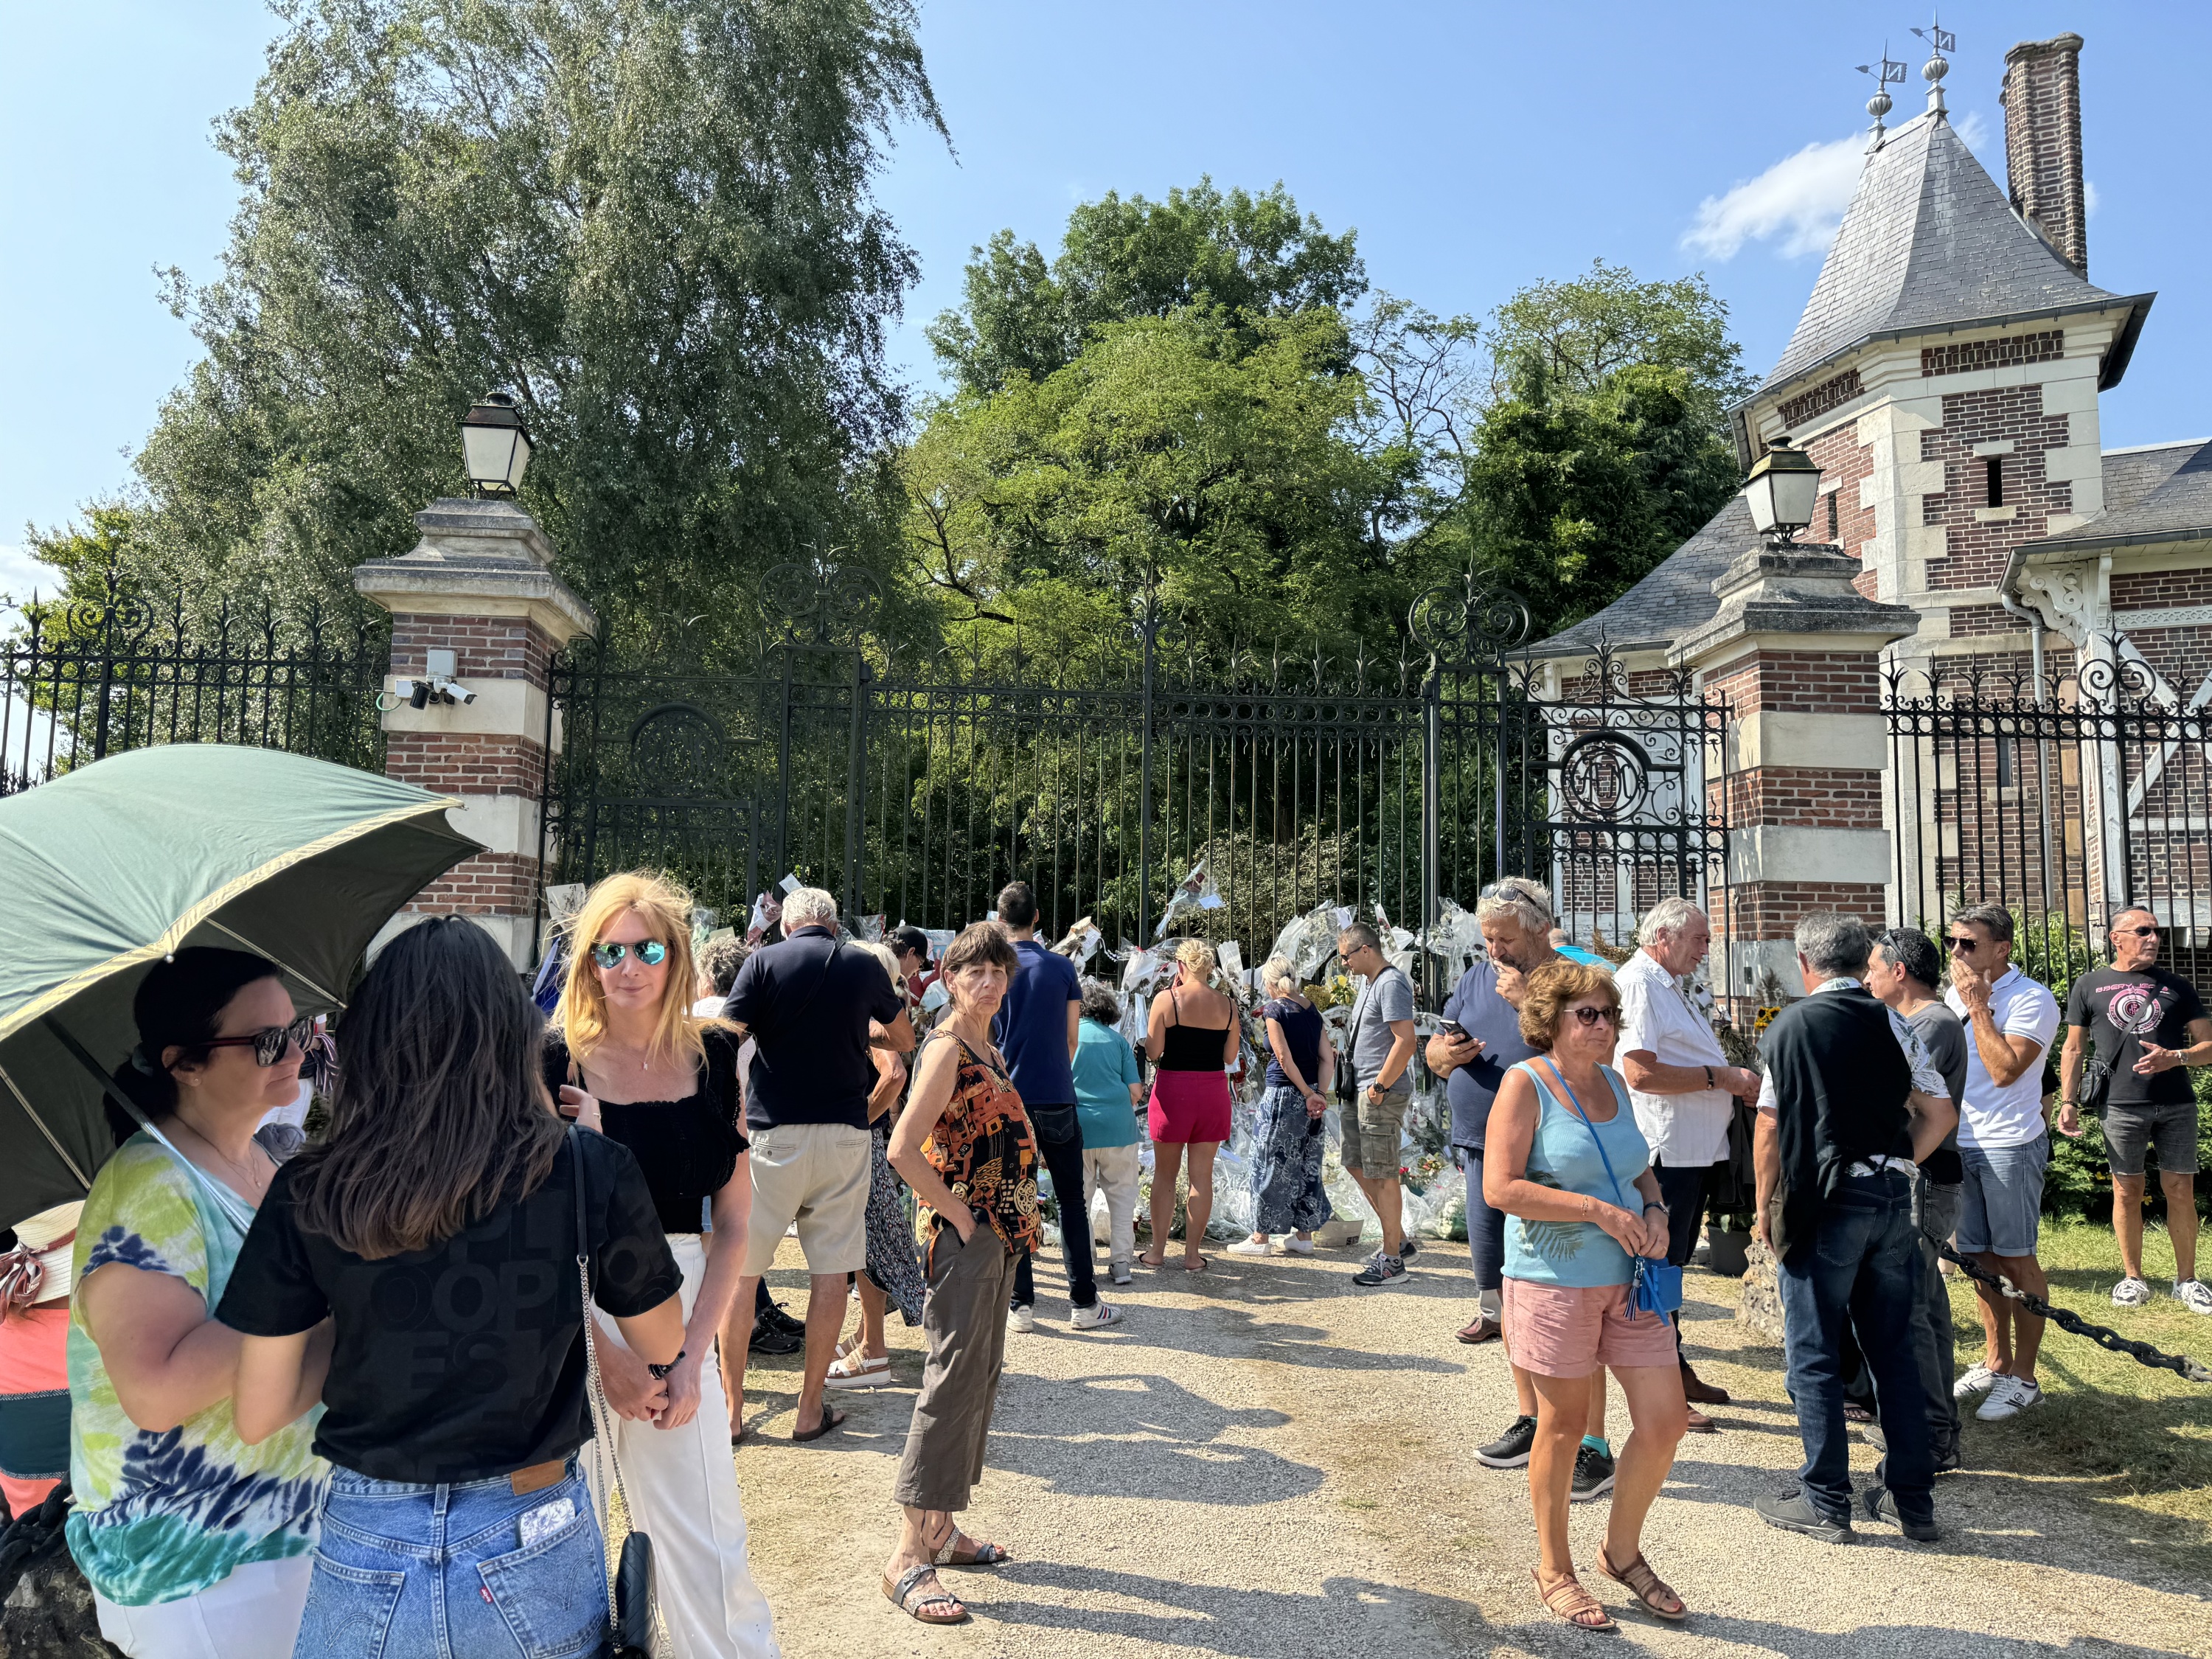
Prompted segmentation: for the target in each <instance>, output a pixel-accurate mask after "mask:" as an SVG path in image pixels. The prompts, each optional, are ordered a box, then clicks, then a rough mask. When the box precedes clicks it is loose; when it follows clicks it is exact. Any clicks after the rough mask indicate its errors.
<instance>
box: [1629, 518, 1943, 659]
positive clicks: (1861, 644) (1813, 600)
mask: <svg viewBox="0 0 2212 1659" xmlns="http://www.w3.org/2000/svg"><path fill="white" fill-rule="evenodd" d="M1864 568H1865V566H1863V564H1861V563H1860V562H1859V561H1858V560H1857V559H1855V558H1853V557H1851V556H1850V555H1849V554H1847V553H1845V552H1844V550H1842V549H1841V548H1839V547H1831V546H1823V545H1821V544H1818V543H1798V544H1792V545H1790V546H1786V547H1784V546H1776V545H1774V544H1771V543H1762V544H1756V545H1754V546H1752V547H1749V548H1747V549H1746V550H1744V551H1743V552H1742V553H1741V554H1739V555H1737V556H1736V557H1735V560H1734V561H1733V562H1731V563H1730V564H1729V568H1727V569H1726V570H1724V571H1723V572H1722V573H1721V574H1720V575H1719V576H1718V577H1717V579H1716V580H1714V582H1713V592H1714V594H1715V596H1716V597H1717V598H1718V599H1719V600H1720V602H1721V605H1720V609H1719V610H1718V611H1716V612H1714V614H1713V617H1712V620H1711V621H1710V622H1708V623H1705V624H1704V625H1703V626H1702V627H1699V628H1697V629H1692V631H1691V632H1689V633H1687V634H1686V635H1683V636H1682V637H1681V638H1680V639H1679V640H1677V641H1675V642H1674V649H1673V650H1672V651H1670V652H1669V653H1668V661H1669V662H1670V663H1672V664H1674V665H1675V666H1677V667H1681V666H1686V665H1695V664H1699V663H1702V662H1706V661H1710V660H1711V659H1712V658H1713V657H1714V656H1715V655H1716V654H1717V653H1720V652H1722V651H1724V650H1726V649H1728V648H1729V647H1732V646H1734V645H1736V644H1738V643H1739V642H1740V641H1743V640H1745V639H1747V638H1748V637H1751V636H1753V635H1762V634H1782V635H1809V636H1815V637H1811V638H1808V639H1807V641H1806V643H1807V645H1808V647H1815V648H1817V647H1818V646H1819V645H1820V643H1821V642H1822V641H1820V638H1819V637H1817V636H1821V635H1825V636H1826V643H1828V644H1830V645H1832V646H1833V647H1844V646H1845V642H1846V641H1849V643H1850V646H1851V647H1857V648H1861V649H1864V650H1868V651H1880V650H1881V648H1882V647H1885V646H1887V645H1890V644H1893V643H1894V642H1895V641H1898V640H1901V639H1904V638H1905V637H1906V636H1907V635H1911V634H1915V633H1917V632H1918V631H1919V629H1920V613H1919V612H1918V611H1915V610H1914V609H1913V608H1912V607H1911V605H1884V604H1882V603H1881V602H1880V601H1879V600H1875V599H1868V598H1867V597H1866V596H1865V595H1864V594H1863V593H1861V592H1859V591H1858V589H1857V588H1856V587H1854V586H1851V583H1852V581H1853V580H1854V579H1855V578H1857V576H1858V575H1859V574H1860V573H1861V572H1862V571H1863V569H1864Z"/></svg>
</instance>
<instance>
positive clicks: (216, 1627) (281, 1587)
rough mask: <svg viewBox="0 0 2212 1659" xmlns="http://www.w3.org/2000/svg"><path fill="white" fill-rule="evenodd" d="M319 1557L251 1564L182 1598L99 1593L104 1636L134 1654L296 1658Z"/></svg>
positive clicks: (182, 1658) (136, 1657)
mask: <svg viewBox="0 0 2212 1659" xmlns="http://www.w3.org/2000/svg"><path fill="white" fill-rule="evenodd" d="M314 1571H315V1558H314V1557H313V1556H312V1555H295V1556H293V1557H291V1558H289V1559H287V1560H283V1561H249V1562H247V1563H246V1565H244V1566H242V1567H240V1568H237V1569H236V1570H234V1571H233V1572H232V1573H231V1575H230V1577H228V1578H226V1579H224V1580H223V1581H222V1583H219V1584H210V1585H209V1586H208V1587H207V1588H206V1589H204V1590H202V1591H201V1592H200V1593H199V1594H198V1595H187V1596H185V1598H184V1599H183V1600H182V1601H156V1602H155V1603H154V1604H153V1605H152V1606H151V1607H121V1606H118V1604H117V1603H115V1602H113V1601H109V1600H108V1599H107V1598H106V1596H104V1595H100V1593H99V1591H97V1590H95V1591H94V1592H93V1597H92V1600H93V1605H94V1608H95V1609H96V1610H97V1611H98V1613H99V1614H100V1634H101V1635H102V1636H104V1637H106V1638H107V1639H108V1640H109V1641H111V1642H112V1643H113V1644H115V1645H116V1646H117V1647H118V1648H120V1649H122V1650H123V1651H124V1652H125V1653H127V1654H129V1655H130V1656H131V1659H292V1647H293V1644H295V1642H297V1641H298V1640H299V1638H300V1615H301V1613H305V1612H306V1611H307V1580H308V1579H309V1578H311V1577H313V1576H314Z"/></svg>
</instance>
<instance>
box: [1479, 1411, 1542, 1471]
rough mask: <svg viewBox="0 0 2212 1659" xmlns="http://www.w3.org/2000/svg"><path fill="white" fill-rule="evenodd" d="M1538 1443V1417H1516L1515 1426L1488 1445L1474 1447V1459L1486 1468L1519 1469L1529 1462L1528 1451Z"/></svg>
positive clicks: (1525, 1466) (1526, 1465)
mask: <svg viewBox="0 0 2212 1659" xmlns="http://www.w3.org/2000/svg"><path fill="white" fill-rule="evenodd" d="M1535 1443H1536V1419H1534V1418H1533V1417H1516V1418H1515V1419H1513V1426H1512V1427H1511V1428H1510V1429H1508V1430H1506V1431H1505V1432H1504V1433H1503V1434H1501V1435H1499V1436H1498V1438H1497V1439H1495V1440H1493V1441H1492V1442H1491V1443H1489V1444H1488V1445H1486V1446H1477V1447H1476V1448H1475V1449H1474V1461H1475V1462H1478V1463H1480V1464H1481V1465H1482V1466H1483V1467H1484V1468H1490V1469H1518V1468H1527V1467H1528V1453H1529V1450H1530V1449H1531V1448H1533V1447H1534V1445H1535Z"/></svg>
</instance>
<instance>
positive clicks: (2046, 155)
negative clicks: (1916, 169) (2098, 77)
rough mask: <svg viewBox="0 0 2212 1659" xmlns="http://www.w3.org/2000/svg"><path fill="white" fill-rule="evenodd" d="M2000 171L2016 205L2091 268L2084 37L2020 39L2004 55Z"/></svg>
mask: <svg viewBox="0 0 2212 1659" xmlns="http://www.w3.org/2000/svg"><path fill="white" fill-rule="evenodd" d="M1997 101H1998V102H1999V103H2001V104H2002V105H2003V106H2004V112H2005V177H2006V182H2007V184H2008V185H2009V186H2010V188H2011V191H2012V205H2013V210H2014V211H2015V212H2016V213H2018V214H2020V215H2021V216H2022V217H2023V218H2025V219H2027V221H2028V222H2029V223H2031V224H2033V226H2035V228H2037V229H2038V230H2039V231H2041V232H2042V233H2043V236H2044V240H2046V241H2048V242H2049V243H2050V244H2051V246H2052V247H2054V248H2056V249H2057V251H2058V255H2059V257H2060V258H2063V259H2064V260H2065V261H2066V263H2067V264H2069V265H2071V266H2073V267H2074V271H2075V275H2076V276H2082V277H2087V276H2088V274H2089V214H2088V209H2087V204H2085V203H2084V201H2083V199H2082V189H2081V36H2080V35H2078V34H2062V35H2058V36H2057V37H2056V38H2055V39H2052V40H2023V41H2021V43H2020V44H2019V45H2018V46H2015V47H2014V48H2013V49H2012V50H2011V51H2010V52H2007V53H2006V54H2005V73H2004V86H2003V88H2002V90H2000V91H1999V93H1998V94H1997Z"/></svg>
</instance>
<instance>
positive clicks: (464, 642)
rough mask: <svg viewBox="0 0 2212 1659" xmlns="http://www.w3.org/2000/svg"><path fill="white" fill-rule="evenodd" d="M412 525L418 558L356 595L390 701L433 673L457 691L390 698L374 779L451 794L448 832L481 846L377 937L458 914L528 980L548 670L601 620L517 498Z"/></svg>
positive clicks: (357, 577)
mask: <svg viewBox="0 0 2212 1659" xmlns="http://www.w3.org/2000/svg"><path fill="white" fill-rule="evenodd" d="M415 524H416V528H417V529H419V530H420V531H421V532H422V540H421V541H420V542H419V543H418V544H416V547H415V549H414V550H413V551H412V552H410V553H408V554H406V555H404V556H402V557H399V558H396V559H380V560H376V561H374V562H370V563H368V564H364V565H362V566H361V567H360V568H357V569H356V571H355V572H354V578H353V580H354V587H355V589H356V591H357V592H360V593H361V594H362V597H363V598H365V599H368V600H369V601H370V602H371V603H372V604H374V605H380V606H382V607H383V608H384V609H385V610H386V611H390V612H391V613H392V659H391V662H390V664H389V672H388V673H387V675H386V679H385V682H384V689H385V690H386V693H387V694H390V693H393V692H394V691H395V690H397V688H398V686H399V685H400V684H402V683H404V682H420V681H422V680H423V679H425V678H434V677H439V676H442V677H445V678H450V679H451V680H452V681H453V682H454V683H455V684H456V685H457V687H458V688H460V690H455V691H454V692H453V699H454V700H453V702H447V701H445V700H444V698H443V697H441V696H435V695H434V696H432V697H431V698H430V700H429V701H428V702H427V703H426V704H425V705H424V706H423V707H422V708H415V707H413V706H412V705H411V704H410V701H409V700H408V699H407V698H406V697H404V696H398V697H395V696H389V695H387V696H386V699H385V701H386V702H392V703H395V704H396V706H394V707H392V708H389V709H387V710H386V713H385V715H384V730H385V732H386V751H385V763H384V769H385V771H386V774H387V775H390V776H392V777H395V778H399V779H402V780H404V781H406V782H408V783H412V784H417V785H419V786H421V787H422V788H425V789H430V790H435V791H436V792H437V793H440V794H443V795H453V796H456V797H458V798H459V800H460V803H461V804H460V805H459V807H457V808H455V809H454V811H453V814H452V819H453V827H454V828H455V829H459V830H460V831H461V832H462V833H463V834H465V835H467V836H472V837H474V838H475V839H476V840H477V841H479V842H483V848H484V850H483V852H482V853H479V854H476V855H475V856H474V857H471V858H469V859H466V860H463V861H462V862H461V863H460V864H459V865H457V866H454V868H453V870H451V871H449V872H447V874H446V875H445V876H443V877H441V878H440V879H439V880H437V881H435V882H434V883H432V884H430V885H429V886H428V887H426V888H424V889H423V890H422V892H420V893H418V894H417V895H416V896H415V898H414V900H413V902H411V903H410V904H409V906H408V907H407V909H406V910H405V911H404V912H402V913H401V914H400V915H398V916H395V917H394V918H393V919H392V925H391V927H389V928H388V929H387V930H386V936H387V937H388V936H389V934H390V933H392V932H396V931H398V929H399V928H400V927H406V926H408V925H409V924H410V922H411V921H414V920H416V919H419V918H420V917H422V916H426V915H465V916H468V917H470V918H471V920H473V921H476V922H477V924H478V925H480V926H481V927H483V928H484V929H485V931H486V932H488V933H490V934H491V935H492V937H493V938H494V939H497V940H498V941H499V942H500V944H501V946H502V947H504V948H505V950H506V951H507V955H508V957H509V958H510V959H511V960H513V963H514V964H515V966H516V967H517V968H518V969H523V970H527V969H529V968H530V967H532V965H533V964H532V963H531V962H530V961H529V960H528V957H529V952H530V944H531V934H532V921H533V917H534V915H535V911H536V908H537V902H538V884H539V881H540V878H541V877H542V876H543V873H544V872H543V871H542V870H541V868H540V866H539V862H538V815H539V810H540V808H539V803H540V802H541V801H542V800H543V799H544V789H545V780H546V773H547V769H548V767H550V765H551V763H552V760H553V757H554V756H556V755H557V754H558V753H559V752H560V749H561V728H560V722H559V721H558V720H556V719H554V718H553V717H552V715H551V712H550V704H549V702H548V692H547V678H548V670H549V669H550V665H551V662H552V657H553V653H555V652H556V651H557V650H558V649H560V647H562V646H563V645H566V644H567V643H568V641H570V640H572V639H574V638H576V637H577V636H579V635H586V634H590V633H592V632H593V631H594V630H595V629H597V627H598V620H597V618H596V617H594V616H593V615H592V609H591V607H590V606H589V605H586V604H585V603H584V602H583V600H581V599H579V598H577V597H576V595H575V593H574V592H572V591H571V590H570V589H569V587H568V584H566V583H565V582H563V581H562V580H561V579H560V578H559V577H557V576H556V575H555V574H553V570H552V564H553V544H551V543H550V542H549V541H548V540H547V539H546V538H545V533H544V532H543V531H541V530H540V529H539V528H538V524H537V521H536V520H533V519H532V518H531V516H530V515H529V514H528V513H525V512H523V511H522V509H521V508H520V507H517V506H515V505H514V503H513V502H512V501H504V500H491V499H486V500H444V501H433V502H432V503H431V504H430V505H429V507H428V508H426V509H425V510H424V511H422V512H421V513H416V515H415ZM461 690H466V691H468V692H472V693H474V694H475V695H474V699H473V701H466V702H465V701H462V700H461Z"/></svg>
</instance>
